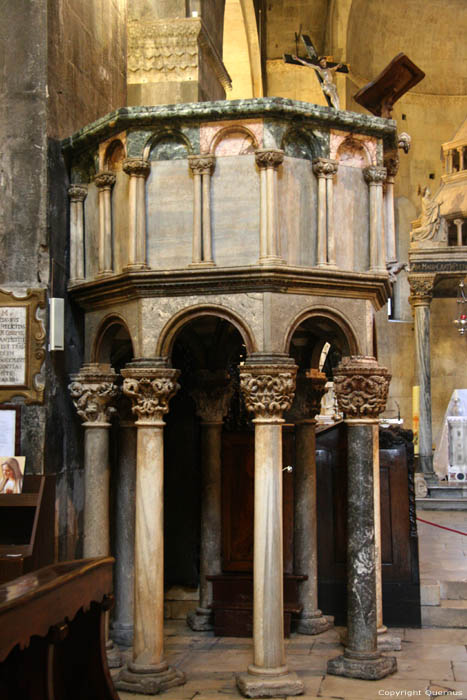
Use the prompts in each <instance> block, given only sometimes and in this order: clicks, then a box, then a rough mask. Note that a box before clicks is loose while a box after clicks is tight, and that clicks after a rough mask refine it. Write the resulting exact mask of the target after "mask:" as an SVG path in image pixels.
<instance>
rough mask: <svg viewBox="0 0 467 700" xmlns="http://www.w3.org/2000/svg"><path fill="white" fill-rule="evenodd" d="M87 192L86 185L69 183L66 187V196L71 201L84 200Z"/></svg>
mask: <svg viewBox="0 0 467 700" xmlns="http://www.w3.org/2000/svg"><path fill="white" fill-rule="evenodd" d="M87 194H88V186H87V185H70V187H69V188H68V196H69V198H70V200H71V201H72V202H84V200H85V199H86V197H87Z"/></svg>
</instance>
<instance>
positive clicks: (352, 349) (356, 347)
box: [283, 306, 361, 355]
mask: <svg viewBox="0 0 467 700" xmlns="http://www.w3.org/2000/svg"><path fill="white" fill-rule="evenodd" d="M313 318H316V319H325V320H327V321H329V322H331V323H332V324H334V325H335V326H336V327H337V329H338V330H339V331H340V332H341V333H342V334H343V335H344V337H345V339H346V341H347V344H348V347H349V354H350V355H359V354H361V349H360V344H359V342H358V340H357V333H356V332H355V329H354V328H353V327H352V324H351V323H350V321H349V320H348V319H347V318H346V317H345V316H344V315H343V314H341V313H340V312H339V311H336V310H335V309H331V308H329V307H326V306H319V307H315V308H312V309H306V310H304V311H301V312H300V313H299V314H298V315H297V316H296V317H295V318H294V320H293V321H292V323H291V324H290V326H289V329H288V331H287V333H286V336H285V342H284V347H283V352H285V353H287V354H288V353H289V352H290V343H291V341H292V337H293V335H294V333H295V331H296V330H298V328H299V327H300V326H301V324H302V323H304V322H305V321H308V320H311V319H313Z"/></svg>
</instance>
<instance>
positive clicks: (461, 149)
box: [457, 146, 464, 172]
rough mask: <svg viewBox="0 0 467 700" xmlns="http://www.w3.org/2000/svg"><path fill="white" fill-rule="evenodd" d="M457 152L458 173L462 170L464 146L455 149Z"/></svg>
mask: <svg viewBox="0 0 467 700" xmlns="http://www.w3.org/2000/svg"><path fill="white" fill-rule="evenodd" d="M457 152H458V154H459V172H460V171H461V170H464V146H459V148H458V149H457Z"/></svg>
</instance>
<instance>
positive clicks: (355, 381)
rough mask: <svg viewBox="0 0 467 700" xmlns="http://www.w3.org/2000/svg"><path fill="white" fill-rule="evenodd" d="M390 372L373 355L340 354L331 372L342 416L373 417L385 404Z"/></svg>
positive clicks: (382, 409)
mask: <svg viewBox="0 0 467 700" xmlns="http://www.w3.org/2000/svg"><path fill="white" fill-rule="evenodd" d="M390 380H391V374H390V373H389V371H388V370H387V369H386V367H381V366H380V365H379V364H378V363H377V362H376V360H375V358H374V357H365V356H362V355H352V356H351V357H344V358H343V359H342V361H341V362H340V363H339V365H338V366H337V368H336V370H335V372H334V391H335V393H336V398H337V403H338V405H339V410H340V411H342V413H344V414H345V416H346V418H357V419H358V418H360V419H361V418H364V419H365V418H366V419H376V418H378V416H379V414H380V413H382V412H383V411H384V409H385V407H386V401H387V397H388V390H389V382H390Z"/></svg>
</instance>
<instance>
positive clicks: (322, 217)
mask: <svg viewBox="0 0 467 700" xmlns="http://www.w3.org/2000/svg"><path fill="white" fill-rule="evenodd" d="M327 259H328V246H327V236H326V178H325V177H324V175H320V176H318V255H317V263H318V267H323V266H325V265H326V263H327Z"/></svg>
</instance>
